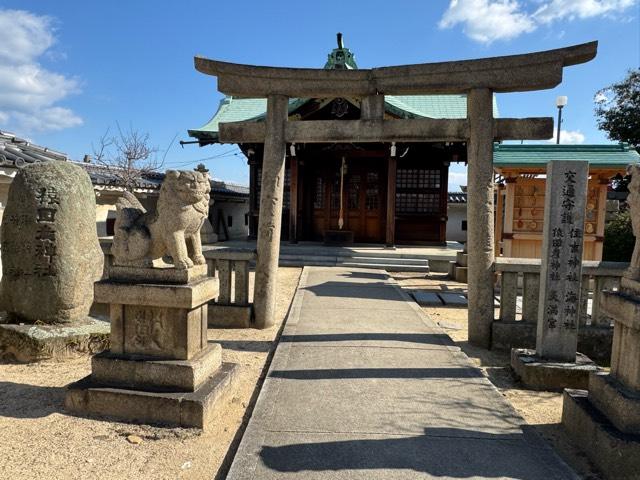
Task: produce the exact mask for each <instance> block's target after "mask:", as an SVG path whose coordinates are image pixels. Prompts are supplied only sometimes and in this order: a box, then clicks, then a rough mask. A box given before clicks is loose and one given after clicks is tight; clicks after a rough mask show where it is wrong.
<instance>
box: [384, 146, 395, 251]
mask: <svg viewBox="0 0 640 480" xmlns="http://www.w3.org/2000/svg"><path fill="white" fill-rule="evenodd" d="M397 167H398V160H397V158H396V157H389V161H388V163H387V232H386V243H387V247H393V246H394V245H395V243H396V171H397Z"/></svg>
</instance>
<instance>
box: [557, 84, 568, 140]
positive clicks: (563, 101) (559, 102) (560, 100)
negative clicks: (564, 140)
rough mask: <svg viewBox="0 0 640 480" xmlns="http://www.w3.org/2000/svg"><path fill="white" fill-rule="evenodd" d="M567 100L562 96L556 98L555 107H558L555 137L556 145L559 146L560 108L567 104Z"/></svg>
mask: <svg viewBox="0 0 640 480" xmlns="http://www.w3.org/2000/svg"><path fill="white" fill-rule="evenodd" d="M567 101H568V98H567V97H566V96H564V95H561V96H559V97H558V98H556V107H558V133H557V135H556V144H558V145H559V144H560V125H561V124H562V107H564V106H565V105H566V104H567Z"/></svg>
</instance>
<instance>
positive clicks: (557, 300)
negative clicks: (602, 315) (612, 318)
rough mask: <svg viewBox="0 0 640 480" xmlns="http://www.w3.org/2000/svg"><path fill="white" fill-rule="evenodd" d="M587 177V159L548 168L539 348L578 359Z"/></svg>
mask: <svg viewBox="0 0 640 480" xmlns="http://www.w3.org/2000/svg"><path fill="white" fill-rule="evenodd" d="M587 182H588V164H587V162H565V161H554V162H550V163H549V165H548V167H547V193H546V196H545V225H544V234H543V248H542V266H541V279H540V282H541V287H540V302H541V304H540V307H541V308H539V315H540V316H541V317H542V318H540V319H539V320H540V321H539V322H538V323H539V324H538V338H537V347H536V350H537V351H538V354H539V355H540V356H542V357H546V358H549V359H555V360H564V361H572V362H573V361H575V353H576V347H577V329H578V316H579V310H580V309H579V305H580V291H581V280H582V243H583V225H584V213H585V203H586V194H587ZM554 192H560V195H554Z"/></svg>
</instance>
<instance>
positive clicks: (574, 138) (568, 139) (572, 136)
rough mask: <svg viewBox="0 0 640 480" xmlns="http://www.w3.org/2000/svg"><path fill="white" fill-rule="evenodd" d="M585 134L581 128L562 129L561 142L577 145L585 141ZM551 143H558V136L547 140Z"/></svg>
mask: <svg viewBox="0 0 640 480" xmlns="http://www.w3.org/2000/svg"><path fill="white" fill-rule="evenodd" d="M584 141H585V136H584V134H583V133H582V132H581V131H580V130H560V143H561V144H564V145H577V144H580V143H584ZM547 142H549V143H556V137H553V138H551V139H549V140H547Z"/></svg>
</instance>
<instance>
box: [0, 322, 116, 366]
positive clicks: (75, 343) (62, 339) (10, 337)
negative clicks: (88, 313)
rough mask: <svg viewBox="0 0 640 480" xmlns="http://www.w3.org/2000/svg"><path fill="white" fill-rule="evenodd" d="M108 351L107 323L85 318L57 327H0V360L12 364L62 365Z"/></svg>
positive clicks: (31, 325)
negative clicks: (51, 363) (48, 362)
mask: <svg viewBox="0 0 640 480" xmlns="http://www.w3.org/2000/svg"><path fill="white" fill-rule="evenodd" d="M108 348H109V322H107V321H105V320H100V319H97V318H92V317H87V318H86V319H85V320H84V321H80V320H76V321H74V322H71V323H65V324H61V325H45V324H42V325H40V324H14V323H6V324H0V358H2V359H4V360H9V361H14V362H24V363H29V362H39V361H43V360H47V361H56V362H59V361H65V360H70V359H73V358H78V357H81V356H85V355H94V354H96V353H99V352H102V351H104V350H107V349H108Z"/></svg>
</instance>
